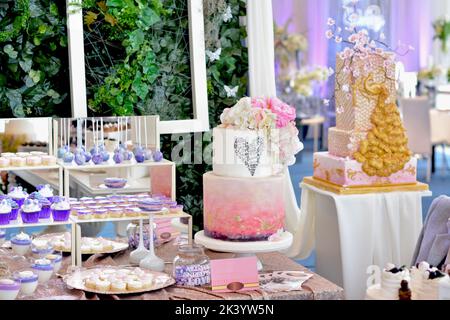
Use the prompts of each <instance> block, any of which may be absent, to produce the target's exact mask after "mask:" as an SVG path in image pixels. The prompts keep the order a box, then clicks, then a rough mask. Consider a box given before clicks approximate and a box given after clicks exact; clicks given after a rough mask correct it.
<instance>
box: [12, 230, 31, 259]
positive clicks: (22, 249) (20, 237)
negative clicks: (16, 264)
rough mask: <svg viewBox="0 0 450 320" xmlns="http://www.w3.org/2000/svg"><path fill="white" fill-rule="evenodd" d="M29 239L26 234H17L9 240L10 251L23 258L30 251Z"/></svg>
mask: <svg viewBox="0 0 450 320" xmlns="http://www.w3.org/2000/svg"><path fill="white" fill-rule="evenodd" d="M30 247H31V238H30V236H29V235H27V234H26V233H23V232H21V233H19V234H17V235H15V236H14V237H13V238H12V239H11V248H12V251H13V252H14V253H15V254H16V255H18V256H24V255H26V254H27V252H28V251H29V250H30Z"/></svg>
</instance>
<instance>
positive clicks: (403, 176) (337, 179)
mask: <svg viewBox="0 0 450 320" xmlns="http://www.w3.org/2000/svg"><path fill="white" fill-rule="evenodd" d="M416 172H417V159H416V158H414V157H413V158H411V159H410V160H409V162H407V163H406V165H405V166H404V168H403V169H402V170H400V171H398V172H396V173H394V174H392V175H390V176H389V177H378V176H368V175H367V174H366V173H364V172H363V170H362V166H361V163H359V162H358V161H356V160H354V159H350V158H341V157H336V156H334V155H331V154H330V153H328V152H317V153H315V154H314V178H318V179H321V180H324V181H327V182H331V183H334V184H336V185H340V186H344V187H356V186H377V185H387V184H388V185H389V184H390V185H396V184H412V183H416V182H417V180H416Z"/></svg>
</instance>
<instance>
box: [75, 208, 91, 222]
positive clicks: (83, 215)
mask: <svg viewBox="0 0 450 320" xmlns="http://www.w3.org/2000/svg"><path fill="white" fill-rule="evenodd" d="M77 217H78V219H80V220H91V219H92V210H86V209H84V210H78V213H77Z"/></svg>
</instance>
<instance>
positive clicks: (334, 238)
mask: <svg viewBox="0 0 450 320" xmlns="http://www.w3.org/2000/svg"><path fill="white" fill-rule="evenodd" d="M300 187H301V188H302V199H301V214H300V216H299V217H298V220H297V222H296V223H295V227H291V228H290V229H289V231H290V232H291V233H293V234H294V242H293V246H292V247H291V248H290V249H289V252H288V255H289V256H290V257H296V258H299V259H304V258H306V257H308V256H309V255H310V253H311V251H312V250H313V249H314V248H315V249H316V272H317V273H318V274H320V275H321V276H323V277H326V278H327V279H329V280H331V281H333V282H334V283H336V284H338V285H340V286H342V287H343V288H344V290H345V297H346V299H364V296H365V290H366V281H367V278H368V277H369V275H368V274H366V270H367V267H369V266H370V265H378V266H384V265H385V264H386V263H394V264H396V265H407V266H409V265H410V264H411V260H412V256H413V253H414V249H415V246H416V242H417V239H418V237H419V234H420V231H421V229H422V197H423V196H430V195H431V192H429V191H408V192H386V193H372V194H360V195H337V194H335V193H332V192H328V191H324V190H322V189H319V188H317V187H314V186H312V185H309V184H306V183H301V184H300Z"/></svg>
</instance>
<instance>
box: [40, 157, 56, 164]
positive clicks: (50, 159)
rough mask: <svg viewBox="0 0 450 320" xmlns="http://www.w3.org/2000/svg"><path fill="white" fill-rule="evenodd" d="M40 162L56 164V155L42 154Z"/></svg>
mask: <svg viewBox="0 0 450 320" xmlns="http://www.w3.org/2000/svg"><path fill="white" fill-rule="evenodd" d="M42 164H43V165H45V166H53V165H55V164H56V157H54V156H42Z"/></svg>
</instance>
